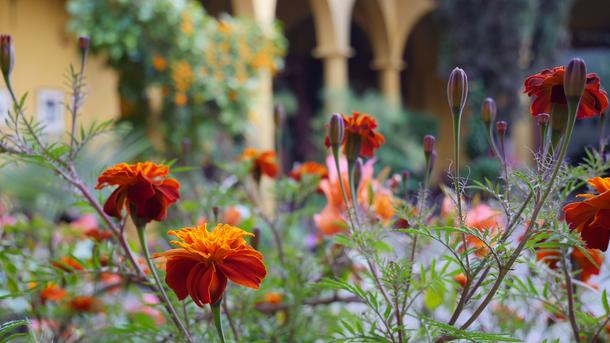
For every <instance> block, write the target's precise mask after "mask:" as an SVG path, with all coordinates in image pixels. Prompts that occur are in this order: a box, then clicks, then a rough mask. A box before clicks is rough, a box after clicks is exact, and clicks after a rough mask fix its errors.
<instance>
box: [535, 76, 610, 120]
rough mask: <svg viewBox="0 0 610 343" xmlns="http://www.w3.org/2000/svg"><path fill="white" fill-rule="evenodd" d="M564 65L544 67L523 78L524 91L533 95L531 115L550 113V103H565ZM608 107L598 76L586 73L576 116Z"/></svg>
mask: <svg viewBox="0 0 610 343" xmlns="http://www.w3.org/2000/svg"><path fill="white" fill-rule="evenodd" d="M564 74H565V67H564V66H561V67H555V68H553V69H545V70H543V71H541V72H540V73H538V74H535V75H532V76H530V77H528V78H527V79H526V80H525V91H524V93H527V95H528V96H530V97H531V96H535V97H536V98H535V99H534V101H533V102H532V105H531V107H530V112H531V114H532V115H533V116H537V115H538V114H540V113H551V105H552V104H560V105H566V104H567V99H566V96H565V94H564V88H563V82H564ZM606 108H608V95H607V94H606V92H605V91H604V90H602V89H600V81H599V77H598V76H597V74H595V73H589V74H587V81H586V84H585V90H584V92H583V94H582V98H581V99H580V106H579V107H578V114H577V116H578V118H589V117H593V116H598V115H600V114H601V113H602V112H604V111H605V110H606Z"/></svg>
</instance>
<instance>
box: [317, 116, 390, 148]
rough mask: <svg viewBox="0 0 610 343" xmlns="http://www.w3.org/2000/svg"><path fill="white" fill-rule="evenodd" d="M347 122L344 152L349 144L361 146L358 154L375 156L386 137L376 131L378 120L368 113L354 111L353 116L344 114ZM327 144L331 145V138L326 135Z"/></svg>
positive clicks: (345, 122) (344, 119) (344, 121)
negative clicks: (376, 150)
mask: <svg viewBox="0 0 610 343" xmlns="http://www.w3.org/2000/svg"><path fill="white" fill-rule="evenodd" d="M342 117H343V123H344V124H345V136H344V138H343V143H342V144H343V152H344V153H345V152H346V149H347V148H348V147H349V146H352V145H353V146H359V147H360V148H359V150H358V154H359V155H360V156H362V157H373V153H374V152H375V149H378V148H379V147H380V146H381V145H382V144H383V143H385V138H384V137H383V135H382V134H380V133H379V132H377V131H375V129H376V128H377V121H376V120H375V118H373V117H372V116H370V115H368V114H364V113H360V112H353V113H352V116H351V117H347V116H345V115H342ZM325 144H326V146H327V147H330V139H329V137H328V136H326V139H325Z"/></svg>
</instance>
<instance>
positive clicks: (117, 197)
mask: <svg viewBox="0 0 610 343" xmlns="http://www.w3.org/2000/svg"><path fill="white" fill-rule="evenodd" d="M168 174H169V168H168V167H167V166H164V165H157V164H154V163H152V162H144V163H136V164H132V165H129V164H126V163H120V164H117V165H116V166H114V167H112V168H109V169H107V170H106V171H104V172H103V173H102V175H100V177H99V178H98V184H97V186H96V187H95V188H96V189H102V188H104V187H106V186H118V187H117V189H115V190H114V192H112V194H111V195H110V197H109V198H108V200H106V203H105V204H104V212H106V214H108V215H109V216H112V217H116V218H119V219H121V218H122V214H121V211H122V210H123V208H126V209H127V211H128V213H129V214H130V215H131V216H132V217H133V216H136V217H138V218H139V219H142V220H144V221H146V222H149V221H151V220H156V221H162V220H164V219H165V217H166V216H167V209H168V207H169V206H170V205H171V204H173V203H175V202H176V201H177V200H178V198H180V191H179V190H180V184H179V183H178V181H177V180H176V179H173V178H168V177H167V176H168ZM133 211H135V213H134V212H133Z"/></svg>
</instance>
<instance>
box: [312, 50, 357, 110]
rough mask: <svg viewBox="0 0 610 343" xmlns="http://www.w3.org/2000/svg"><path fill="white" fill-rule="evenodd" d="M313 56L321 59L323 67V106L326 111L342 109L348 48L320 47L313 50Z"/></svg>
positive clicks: (346, 82)
mask: <svg viewBox="0 0 610 343" xmlns="http://www.w3.org/2000/svg"><path fill="white" fill-rule="evenodd" d="M313 55H314V57H316V58H319V59H321V60H322V64H323V69H324V91H325V92H326V94H325V96H326V98H325V99H324V100H325V104H324V108H325V111H326V112H329V113H331V112H338V111H344V110H345V109H344V105H345V104H344V101H343V100H344V98H343V96H344V95H345V93H344V92H345V91H346V90H347V89H348V84H349V78H348V72H347V67H348V58H349V56H350V55H351V53H350V50H349V49H348V48H344V49H336V48H335V49H320V48H316V49H315V50H314V52H313Z"/></svg>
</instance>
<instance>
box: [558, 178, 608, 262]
mask: <svg viewBox="0 0 610 343" xmlns="http://www.w3.org/2000/svg"><path fill="white" fill-rule="evenodd" d="M588 182H589V185H591V186H593V187H594V188H595V190H597V192H598V193H599V194H598V195H594V194H579V195H578V197H579V198H584V199H585V200H583V201H580V202H573V203H570V204H567V205H566V206H565V207H564V208H563V212H564V213H565V219H566V221H567V222H568V224H569V225H570V229H571V230H577V231H578V232H579V233H580V236H581V237H582V239H583V241H584V242H585V243H586V246H587V248H591V249H600V250H602V251H606V250H607V249H608V241H609V240H610V178H608V177H606V178H601V177H594V178H592V179H589V181H588Z"/></svg>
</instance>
